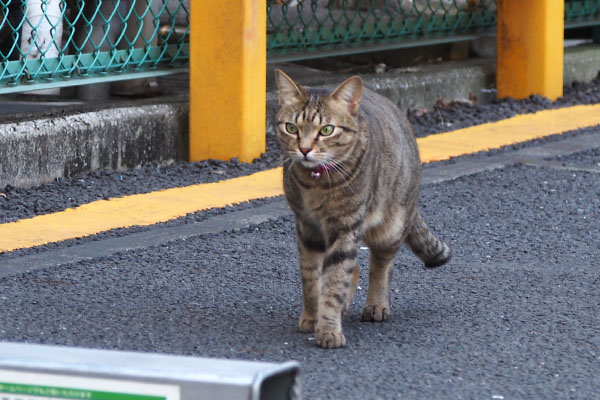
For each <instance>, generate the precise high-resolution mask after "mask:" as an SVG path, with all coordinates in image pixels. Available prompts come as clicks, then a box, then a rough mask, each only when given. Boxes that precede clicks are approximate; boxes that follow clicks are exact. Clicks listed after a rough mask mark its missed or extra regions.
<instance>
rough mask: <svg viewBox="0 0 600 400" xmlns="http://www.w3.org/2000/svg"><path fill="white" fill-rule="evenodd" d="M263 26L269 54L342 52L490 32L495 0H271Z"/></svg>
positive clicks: (292, 56) (287, 56) (286, 57)
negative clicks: (266, 32) (265, 31)
mask: <svg viewBox="0 0 600 400" xmlns="http://www.w3.org/2000/svg"><path fill="white" fill-rule="evenodd" d="M267 25H268V45H267V47H268V51H269V54H270V55H271V58H272V59H278V60H291V59H295V58H305V57H307V56H310V55H311V54H312V55H313V56H315V57H316V56H320V55H322V54H348V53H351V52H358V51H364V50H365V49H367V48H372V49H373V48H375V49H385V48H397V47H405V46H414V45H419V44H423V43H435V42H449V41H453V40H465V39H468V38H471V37H475V36H476V35H480V34H481V33H484V32H492V33H493V32H494V30H495V26H496V0H278V1H275V0H271V1H269V4H268V20H267ZM300 53H303V54H300Z"/></svg>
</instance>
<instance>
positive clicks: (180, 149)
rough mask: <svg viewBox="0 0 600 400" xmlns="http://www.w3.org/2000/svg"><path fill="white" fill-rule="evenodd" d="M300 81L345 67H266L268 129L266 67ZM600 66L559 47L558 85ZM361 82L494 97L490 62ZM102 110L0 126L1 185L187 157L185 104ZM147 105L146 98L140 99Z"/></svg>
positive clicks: (426, 95)
mask: <svg viewBox="0 0 600 400" xmlns="http://www.w3.org/2000/svg"><path fill="white" fill-rule="evenodd" d="M275 67H280V68H283V69H284V70H285V71H286V72H288V73H289V74H290V75H291V76H292V77H293V78H294V79H297V80H298V81H300V82H302V83H303V84H306V85H311V86H316V85H324V86H334V85H336V84H338V83H339V82H341V81H342V80H343V79H344V78H346V77H348V76H349V75H351V73H328V72H315V71H314V70H310V69H306V68H303V67H300V66H297V65H294V64H286V65H283V66H273V65H269V75H268V82H267V132H269V131H271V129H270V121H271V120H272V117H273V116H274V114H275V112H276V109H277V94H276V92H275V87H274V86H275V85H274V82H273V73H272V70H273V69H274V68H275ZM599 71H600V46H598V45H589V46H580V47H574V48H568V49H566V50H565V83H566V84H569V83H571V82H573V81H576V80H577V81H583V82H589V81H590V80H592V79H593V78H595V77H596V76H597V75H598V72H599ZM362 76H363V79H364V81H365V85H366V86H368V87H370V88H372V89H373V90H375V91H377V92H379V93H381V94H383V95H385V96H387V97H389V98H390V99H392V100H393V101H394V102H396V103H397V104H398V105H399V106H400V107H401V108H403V109H407V110H408V109H415V108H431V107H432V106H433V105H434V104H435V103H436V102H437V101H438V100H439V99H441V98H443V99H446V100H469V99H471V98H473V97H476V98H478V99H479V100H481V101H484V102H485V101H486V100H487V99H488V98H490V97H492V96H493V95H494V92H493V90H491V89H490V88H492V87H493V84H494V79H495V62H494V60H491V59H479V60H467V61H463V62H449V63H443V64H432V65H423V66H419V67H414V68H404V69H398V70H392V71H390V72H386V73H383V74H363V75H362ZM164 101H165V104H159V105H148V104H143V105H140V106H136V105H134V106H131V107H122V108H107V109H103V110H99V111H92V112H84V113H80V114H74V115H69V116H60V117H43V118H41V119H36V120H28V121H23V122H11V123H5V124H0V188H3V187H4V186H5V185H12V186H17V187H27V186H34V185H39V184H42V183H46V182H50V181H52V180H54V179H56V178H59V177H64V176H70V175H73V174H77V173H81V172H87V171H91V170H96V169H113V170H123V169H127V168H135V167H138V166H141V165H146V164H151V163H169V162H172V161H179V160H185V159H187V154H188V129H189V125H188V115H189V111H188V104H187V103H185V102H184V103H181V102H175V101H173V100H172V99H169V100H164ZM146 103H147V101H146Z"/></svg>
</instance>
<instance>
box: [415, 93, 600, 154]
mask: <svg viewBox="0 0 600 400" xmlns="http://www.w3.org/2000/svg"><path fill="white" fill-rule="evenodd" d="M596 125H600V104H593V105H584V106H574V107H567V108H559V109H556V110H544V111H538V112H536V113H535V114H522V115H517V116H515V117H512V118H508V119H504V120H501V121H497V122H490V123H487V124H482V125H476V126H472V127H470V128H464V129H459V130H456V131H451V132H446V133H440V134H437V135H431V136H427V137H425V138H420V139H417V142H418V143H419V152H420V153H421V160H422V161H423V162H432V161H442V160H448V159H450V158H452V157H458V156H462V155H465V154H472V153H477V152H479V151H486V150H491V149H498V148H500V147H504V146H509V145H511V144H515V143H520V142H526V141H529V140H533V139H539V138H542V137H545V136H550V135H555V134H559V133H563V132H567V131H572V130H575V129H580V128H585V127H589V126H596Z"/></svg>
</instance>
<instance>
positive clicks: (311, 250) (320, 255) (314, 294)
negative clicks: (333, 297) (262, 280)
mask: <svg viewBox="0 0 600 400" xmlns="http://www.w3.org/2000/svg"><path fill="white" fill-rule="evenodd" d="M296 221H297V222H296V229H297V237H298V251H299V253H300V276H301V277H302V296H303V300H304V301H303V303H304V304H303V307H302V314H301V315H300V320H299V321H298V328H299V329H300V331H301V332H307V333H312V332H314V331H315V324H316V321H317V311H318V308H319V297H320V294H321V280H320V276H321V267H322V265H323V259H324V257H325V239H324V237H323V235H322V234H321V233H320V232H319V231H318V229H316V228H314V227H312V226H311V225H310V224H307V223H303V222H302V220H300V219H298V218H297V220H296Z"/></svg>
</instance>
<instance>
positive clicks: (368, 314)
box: [275, 70, 450, 348]
mask: <svg viewBox="0 0 600 400" xmlns="http://www.w3.org/2000/svg"><path fill="white" fill-rule="evenodd" d="M276 80H277V85H278V88H279V104H280V109H279V112H278V113H277V116H276V122H275V124H276V132H277V138H278V140H279V143H280V145H281V148H282V151H283V157H284V164H283V165H284V168H283V169H284V179H283V184H284V190H285V196H286V199H287V201H288V203H289V205H290V207H291V208H292V210H293V212H294V214H295V216H296V227H297V238H298V249H299V254H300V273H301V277H302V291H303V296H304V305H303V309H302V314H301V316H300V321H299V327H300V330H301V331H303V332H314V333H315V338H316V342H317V344H318V345H319V346H321V347H324V348H336V347H340V346H344V345H345V344H346V338H345V337H344V334H343V333H342V323H341V316H342V313H344V312H346V311H347V310H348V307H349V305H350V303H351V301H352V298H353V296H354V291H355V289H356V285H357V283H358V266H357V263H356V257H357V251H358V246H359V243H360V241H364V242H365V243H366V244H367V246H369V249H370V251H371V259H370V267H369V288H368V292H367V304H366V305H365V307H364V309H363V313H362V320H363V321H385V320H387V319H388V318H389V316H390V293H389V292H390V288H389V281H390V275H391V266H392V264H393V260H394V256H395V254H396V252H397V251H398V250H399V249H400V247H401V246H402V244H403V243H405V242H406V243H407V244H408V246H409V247H410V249H411V250H412V251H413V252H414V253H415V254H416V255H417V256H418V257H419V258H420V259H421V260H422V261H423V262H424V263H425V265H426V266H427V267H436V266H440V265H442V264H444V263H446V262H447V261H448V260H449V259H450V248H449V247H448V246H447V245H446V244H445V243H443V242H442V241H440V240H439V239H438V238H437V237H436V236H435V235H434V234H433V233H431V231H430V230H429V228H428V227H427V225H426V224H425V222H424V221H423V218H422V216H421V214H420V212H419V210H418V208H417V199H418V195H419V180H420V175H421V163H420V160H419V154H418V149H417V144H416V141H415V138H414V135H413V133H412V130H411V128H410V125H409V124H408V121H407V119H406V117H405V115H403V114H402V113H401V112H400V110H399V109H398V108H397V107H396V106H395V105H394V104H393V103H391V102H390V101H389V100H387V99H385V98H384V97H382V96H379V95H378V94H376V93H374V92H372V91H370V90H367V89H365V88H363V86H362V80H361V79H360V78H359V77H352V78H350V79H348V80H346V81H345V82H343V83H342V84H341V85H340V86H339V87H338V88H337V89H336V90H334V91H333V92H329V91H327V90H324V89H317V88H306V87H302V86H299V85H297V84H296V83H295V82H294V81H292V80H291V79H290V78H289V77H288V76H287V75H285V74H284V73H283V72H281V71H279V70H277V71H276ZM328 125H331V126H332V127H334V128H333V130H332V132H331V133H330V134H328V133H327V131H325V134H324V133H323V131H321V129H322V128H323V127H324V126H328Z"/></svg>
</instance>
